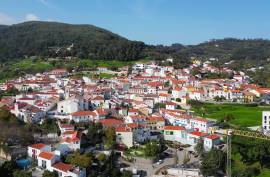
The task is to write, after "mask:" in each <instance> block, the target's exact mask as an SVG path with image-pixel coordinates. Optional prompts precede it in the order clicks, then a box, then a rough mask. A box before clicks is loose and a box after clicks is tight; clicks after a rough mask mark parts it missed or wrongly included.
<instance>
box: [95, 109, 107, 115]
mask: <svg viewBox="0 0 270 177" xmlns="http://www.w3.org/2000/svg"><path fill="white" fill-rule="evenodd" d="M96 111H97V113H98V115H106V114H107V112H106V111H105V110H104V109H101V108H98V109H96Z"/></svg>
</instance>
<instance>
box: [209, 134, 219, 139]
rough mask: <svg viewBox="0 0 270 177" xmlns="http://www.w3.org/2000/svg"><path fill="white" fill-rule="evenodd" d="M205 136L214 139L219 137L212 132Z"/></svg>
mask: <svg viewBox="0 0 270 177" xmlns="http://www.w3.org/2000/svg"><path fill="white" fill-rule="evenodd" d="M206 138H209V139H211V140H214V139H219V138H220V137H219V136H218V135H215V134H212V135H208V136H207V137H206Z"/></svg>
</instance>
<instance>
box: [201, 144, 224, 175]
mask: <svg viewBox="0 0 270 177" xmlns="http://www.w3.org/2000/svg"><path fill="white" fill-rule="evenodd" d="M201 160H202V162H201V166H200V171H201V172H202V174H203V175H204V176H218V172H219V171H221V172H225V166H226V165H225V164H226V163H225V161H226V159H225V153H224V152H222V151H220V150H217V149H212V150H210V151H209V152H207V153H204V155H203V156H202V159H201Z"/></svg>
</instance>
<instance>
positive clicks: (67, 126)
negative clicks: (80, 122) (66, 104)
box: [60, 124, 74, 129]
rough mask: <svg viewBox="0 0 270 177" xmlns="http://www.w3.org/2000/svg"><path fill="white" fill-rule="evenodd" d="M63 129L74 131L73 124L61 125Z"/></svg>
mask: <svg viewBox="0 0 270 177" xmlns="http://www.w3.org/2000/svg"><path fill="white" fill-rule="evenodd" d="M60 127H61V128H69V129H74V126H73V125H71V124H60Z"/></svg>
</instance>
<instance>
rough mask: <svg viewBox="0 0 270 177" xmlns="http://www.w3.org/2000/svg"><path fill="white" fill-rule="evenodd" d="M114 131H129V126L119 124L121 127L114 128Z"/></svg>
mask: <svg viewBox="0 0 270 177" xmlns="http://www.w3.org/2000/svg"><path fill="white" fill-rule="evenodd" d="M115 132H131V128H130V127H126V126H121V127H117V128H115Z"/></svg>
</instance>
